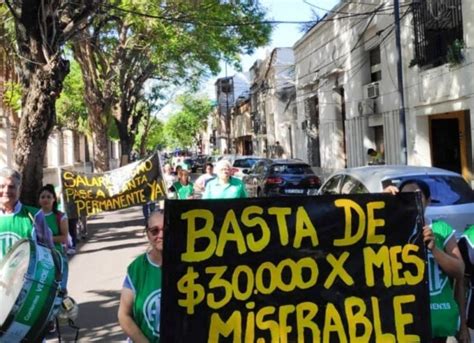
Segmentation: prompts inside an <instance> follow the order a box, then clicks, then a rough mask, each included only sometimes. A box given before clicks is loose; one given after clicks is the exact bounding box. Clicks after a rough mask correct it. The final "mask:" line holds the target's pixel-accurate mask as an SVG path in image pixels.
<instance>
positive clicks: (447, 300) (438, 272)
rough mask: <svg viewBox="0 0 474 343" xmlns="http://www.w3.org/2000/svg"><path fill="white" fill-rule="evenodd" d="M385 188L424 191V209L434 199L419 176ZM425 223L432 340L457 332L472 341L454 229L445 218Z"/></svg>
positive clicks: (435, 340) (459, 337)
mask: <svg viewBox="0 0 474 343" xmlns="http://www.w3.org/2000/svg"><path fill="white" fill-rule="evenodd" d="M385 191H386V192H389V193H392V194H396V193H398V191H400V192H421V200H422V204H423V211H425V210H426V207H427V206H428V205H429V203H430V200H431V192H430V188H429V186H428V185H427V184H426V182H424V181H422V180H417V179H413V180H406V181H403V182H402V183H401V184H400V185H399V187H398V188H397V187H395V186H389V187H387V188H386V189H385ZM425 223H426V224H425V226H424V227H423V241H424V242H425V245H426V247H427V249H428V256H427V257H428V276H429V284H430V303H431V306H430V313H431V332H432V336H433V340H432V342H446V340H447V337H448V336H455V335H457V337H458V341H460V342H469V341H470V340H469V332H468V329H467V326H466V318H465V311H464V308H465V294H464V282H463V279H464V262H463V260H462V256H461V252H460V250H459V247H458V245H457V243H456V237H455V235H454V230H453V228H452V227H451V226H450V225H449V224H448V223H446V222H444V221H434V222H432V223H430V221H429V220H428V219H425ZM453 281H454V282H455V284H454V287H455V289H454V290H453Z"/></svg>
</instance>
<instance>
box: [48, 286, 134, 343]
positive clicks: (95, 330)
mask: <svg viewBox="0 0 474 343" xmlns="http://www.w3.org/2000/svg"><path fill="white" fill-rule="evenodd" d="M88 293H93V294H96V295H98V296H99V297H101V298H104V299H103V300H97V301H90V302H85V303H80V304H79V316H78V318H77V319H76V321H75V324H76V325H77V326H78V327H79V338H78V341H80V342H93V341H96V342H99V341H100V342H104V341H107V342H110V341H114V342H117V341H124V340H125V339H126V336H125V335H124V334H123V332H122V331H121V330H120V328H119V327H118V319H117V311H118V305H119V300H120V291H94V290H92V291H89V292H88ZM60 330H61V336H62V337H61V338H62V341H64V342H73V341H74V338H75V334H76V331H75V330H74V329H72V328H70V327H68V326H61V327H60ZM54 341H55V340H54V339H52V340H51V339H48V342H54ZM56 341H57V339H56Z"/></svg>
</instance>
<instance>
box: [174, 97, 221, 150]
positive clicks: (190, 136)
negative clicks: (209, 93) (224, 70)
mask: <svg viewBox="0 0 474 343" xmlns="http://www.w3.org/2000/svg"><path fill="white" fill-rule="evenodd" d="M178 104H179V105H181V110H180V111H179V112H177V113H175V114H174V115H172V116H171V118H170V119H169V120H168V122H167V123H166V125H165V135H166V137H167V145H168V147H172V148H177V147H180V148H190V147H191V146H193V145H194V144H195V143H196V138H197V136H198V134H199V132H200V131H201V130H202V129H203V128H205V127H206V126H207V117H208V116H209V114H210V112H211V110H212V104H211V101H210V100H209V99H205V98H197V97H194V96H192V95H191V94H185V95H182V96H180V97H179V98H178Z"/></svg>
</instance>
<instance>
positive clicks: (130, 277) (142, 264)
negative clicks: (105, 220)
mask: <svg viewBox="0 0 474 343" xmlns="http://www.w3.org/2000/svg"><path fill="white" fill-rule="evenodd" d="M163 225H164V218H163V213H162V212H153V213H152V214H151V215H150V218H149V219H148V223H147V225H146V228H145V232H146V236H147V239H148V242H149V243H150V247H149V249H148V251H147V252H146V253H144V254H142V255H140V256H138V257H137V258H136V259H135V260H134V261H133V262H132V263H131V264H130V265H129V266H128V268H127V276H126V278H125V281H124V284H123V288H122V292H121V296H120V306H119V310H118V320H119V323H120V326H121V327H122V329H123V331H124V332H125V333H126V334H127V335H128V336H129V338H130V339H131V340H132V341H133V342H159V340H160V326H159V325H160V297H161V263H162V252H163V228H164V227H163ZM150 308H153V311H151V310H148V309H150Z"/></svg>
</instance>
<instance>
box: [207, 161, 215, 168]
mask: <svg viewBox="0 0 474 343" xmlns="http://www.w3.org/2000/svg"><path fill="white" fill-rule="evenodd" d="M207 167H211V168H214V165H213V164H212V163H210V162H208V163H206V168H207Z"/></svg>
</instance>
